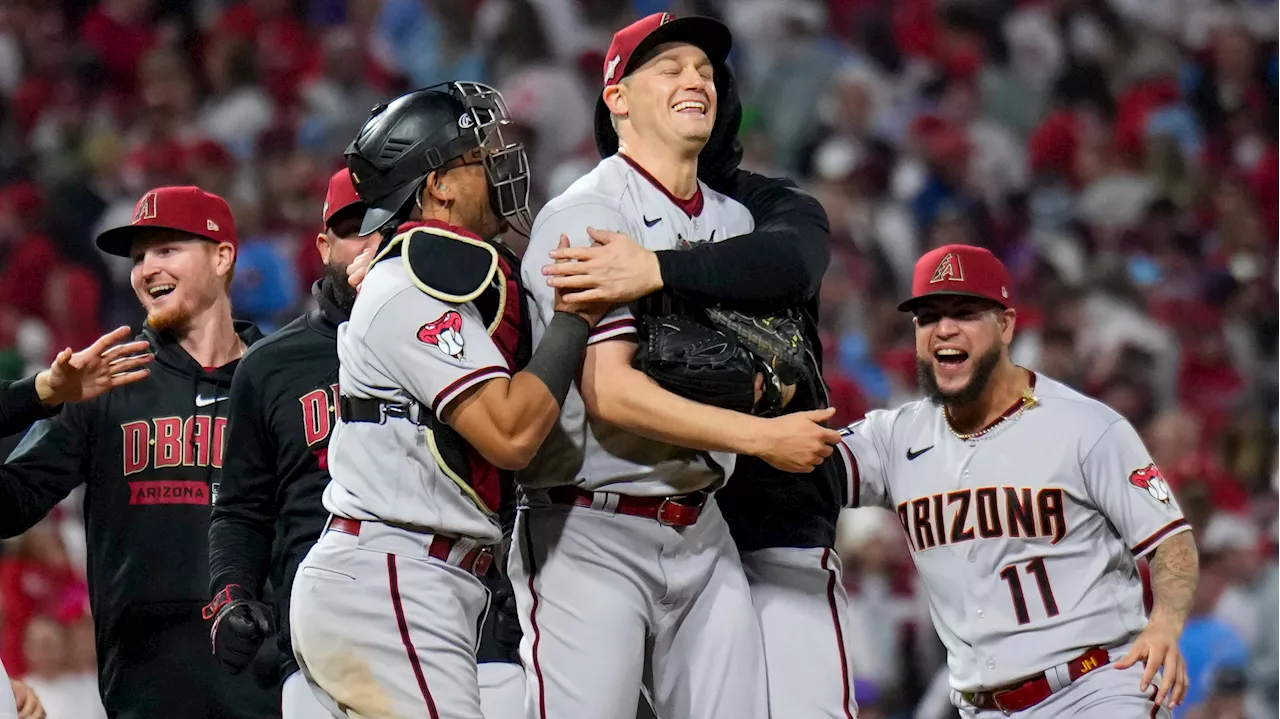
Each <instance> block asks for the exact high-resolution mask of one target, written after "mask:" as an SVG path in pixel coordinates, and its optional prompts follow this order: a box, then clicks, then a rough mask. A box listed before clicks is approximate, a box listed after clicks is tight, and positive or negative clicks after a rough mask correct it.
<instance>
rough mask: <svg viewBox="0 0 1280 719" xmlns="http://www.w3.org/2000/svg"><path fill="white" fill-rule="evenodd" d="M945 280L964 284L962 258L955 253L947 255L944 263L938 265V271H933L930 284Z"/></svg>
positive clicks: (943, 259)
mask: <svg viewBox="0 0 1280 719" xmlns="http://www.w3.org/2000/svg"><path fill="white" fill-rule="evenodd" d="M945 280H951V281H953V282H964V268H962V267H961V266H960V258H959V257H957V256H956V254H955V253H954V252H949V253H947V256H946V257H943V258H942V262H939V263H938V269H936V270H934V271H933V279H931V280H929V284H931V285H932V284H934V283H937V282H943V281H945Z"/></svg>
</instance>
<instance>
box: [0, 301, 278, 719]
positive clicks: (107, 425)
mask: <svg viewBox="0 0 1280 719" xmlns="http://www.w3.org/2000/svg"><path fill="white" fill-rule="evenodd" d="M236 332H237V334H239V335H240V338H241V339H242V340H244V341H245V343H246V344H250V345H251V344H252V343H254V342H256V341H257V340H258V339H260V338H261V337H262V333H261V332H259V331H258V329H257V328H256V327H255V326H253V325H251V324H249V323H245V322H237V323H236ZM140 338H141V339H145V340H147V341H148V342H150V343H151V347H152V350H153V352H154V353H155V362H154V363H153V364H152V366H151V374H150V376H148V377H147V378H146V379H143V380H141V381H139V382H136V383H134V384H131V385H127V386H124V387H120V388H118V389H115V390H112V391H111V392H108V393H107V394H105V395H103V396H101V397H98V398H97V399H94V400H91V401H88V402H84V403H81V404H74V405H69V406H66V407H63V408H62V410H61V411H60V412H59V413H58V414H57V416H56V417H53V418H51V419H47V420H44V421H41V422H39V423H38V424H36V425H35V426H34V427H33V428H32V429H31V431H30V432H29V433H28V434H27V436H26V437H25V438H24V439H23V440H22V443H21V444H19V445H18V447H17V448H16V449H15V450H14V451H13V454H12V455H10V457H9V459H8V461H6V462H5V463H4V464H3V465H0V536H4V537H12V536H15V535H17V534H21V533H22V532H24V531H26V530H27V529H29V528H30V527H31V526H32V525H34V524H35V523H36V522H38V521H40V520H41V519H42V518H43V517H44V516H45V515H47V514H48V513H49V511H50V510H51V509H53V507H54V505H56V504H57V503H58V502H59V501H61V500H62V499H63V498H64V497H66V496H67V494H68V493H70V492H71V490H73V489H75V488H76V487H77V486H79V485H80V483H81V482H84V483H86V485H87V486H86V491H85V499H84V515H85V523H86V534H87V547H88V580H89V595H90V604H91V607H92V612H93V620H94V626H95V631H96V647H97V652H98V683H99V689H100V691H101V693H102V698H103V704H104V705H105V707H106V709H107V714H108V715H109V716H111V717H113V718H114V717H120V718H122V719H124V718H128V719H135V718H136V719H155V718H157V717H183V718H184V719H203V718H205V717H208V718H209V719H214V717H219V718H220V717H252V718H257V717H272V716H279V699H278V693H271V692H266V691H263V690H261V689H259V688H258V687H257V686H256V685H255V684H254V683H253V681H252V679H251V678H250V677H248V676H244V677H233V676H231V675H228V674H226V673H225V672H224V671H223V670H222V669H221V668H220V667H219V666H218V665H217V662H216V661H215V659H214V658H213V656H212V654H211V653H210V648H209V631H208V626H207V624H206V622H204V620H203V619H202V618H201V616H200V609H201V607H203V606H204V604H205V603H206V602H207V601H208V586H209V571H208V567H209V565H208V559H209V554H208V551H207V547H208V533H209V514H210V508H211V504H212V498H213V497H214V496H216V494H217V488H218V480H219V474H220V471H221V467H222V459H223V440H224V436H225V433H226V423H227V422H226V411H227V402H226V400H227V398H228V394H229V391H230V388H231V377H232V373H233V372H234V370H235V366H236V364H237V362H232V363H230V364H227V365H224V366H222V367H218V368H203V367H201V366H200V365H199V364H197V363H196V361H195V360H194V359H193V358H192V357H191V355H189V354H187V352H186V350H184V349H182V347H181V346H180V345H179V344H178V343H177V341H176V339H175V338H174V337H173V336H172V335H170V334H168V333H157V332H155V331H153V330H151V329H150V328H147V327H144V328H143V331H142V334H141V336H140Z"/></svg>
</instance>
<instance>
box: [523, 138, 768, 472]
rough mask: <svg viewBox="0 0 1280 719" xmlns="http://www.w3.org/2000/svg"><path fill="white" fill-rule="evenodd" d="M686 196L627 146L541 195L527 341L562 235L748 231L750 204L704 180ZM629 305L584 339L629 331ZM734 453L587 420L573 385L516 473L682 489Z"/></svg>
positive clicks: (540, 318) (694, 239) (546, 313)
mask: <svg viewBox="0 0 1280 719" xmlns="http://www.w3.org/2000/svg"><path fill="white" fill-rule="evenodd" d="M698 184H699V190H698V193H697V194H696V195H695V196H694V197H693V198H692V200H689V201H681V200H677V199H676V198H674V197H672V196H671V194H670V193H669V192H667V191H666V190H665V189H663V187H662V185H660V184H659V183H658V182H657V181H656V180H654V179H653V178H652V177H651V176H649V174H648V173H646V172H645V171H644V170H643V169H641V168H640V167H639V166H638V165H636V164H634V163H633V162H631V161H630V160H629V159H627V158H626V157H625V156H623V155H613V156H611V157H608V158H605V159H604V160H602V161H601V162H600V164H599V165H597V166H596V167H595V169H594V170H592V171H591V172H589V173H587V174H586V175H585V176H583V177H582V178H581V179H579V180H578V181H577V182H575V183H574V184H573V185H572V186H570V187H569V189H568V190H566V191H565V192H564V193H563V194H561V195H560V196H559V197H556V198H555V199H553V200H552V201H551V202H549V203H547V205H546V207H544V208H543V209H542V211H541V212H540V213H539V214H538V219H537V221H536V222H534V225H533V232H532V234H531V236H530V238H529V247H528V249H527V250H526V251H525V255H524V262H523V263H522V269H521V272H522V274H523V278H524V283H523V284H524V286H525V287H527V288H529V290H530V291H531V292H532V294H533V297H534V300H535V304H536V311H532V312H531V315H532V325H533V341H534V345H535V346H536V345H537V343H538V342H540V341H541V340H542V334H543V333H544V332H545V331H546V328H547V324H548V323H549V322H550V321H551V316H552V314H553V313H554V307H555V295H554V292H553V290H552V288H550V287H548V286H547V283H546V279H545V278H544V277H543V276H542V268H543V267H544V266H545V265H547V264H549V263H550V262H551V259H550V258H549V257H548V254H547V253H549V252H550V251H551V250H552V249H554V248H555V247H556V245H557V244H558V243H559V242H560V235H562V234H564V235H567V236H568V237H569V241H570V242H571V243H572V244H574V245H578V246H582V245H589V244H591V238H590V237H588V236H587V228H588V227H594V228H596V229H598V230H614V231H618V232H623V233H625V234H627V235H630V236H631V237H632V238H633V239H635V241H636V242H638V243H640V244H641V245H643V246H644V247H646V248H648V249H650V250H670V249H676V248H683V247H689V246H692V245H695V244H699V243H702V242H718V241H720V240H723V239H725V238H727V237H734V236H736V235H742V234H746V233H749V232H751V230H752V229H753V228H754V227H755V224H754V221H753V220H752V218H751V213H750V212H749V211H748V210H747V208H745V207H743V206H742V205H740V204H738V203H737V202H735V201H734V200H732V199H730V198H728V197H726V196H724V195H721V194H720V193H718V192H716V191H714V190H712V189H711V188H709V187H707V186H706V185H704V184H702V183H701V182H699V183H698ZM635 331H636V329H635V317H634V315H633V314H632V308H630V307H619V308H617V309H615V310H613V311H612V312H610V313H609V314H607V315H605V317H604V319H602V320H601V321H600V322H599V323H597V324H596V327H595V329H594V330H593V331H592V333H591V337H590V339H589V341H588V344H594V343H596V342H602V341H604V340H607V339H613V338H617V337H625V336H627V335H633V334H635ZM734 459H735V455H732V454H727V453H723V452H698V451H694V450H691V449H686V448H684V447H676V446H674V445H669V444H663V443H661V442H655V441H652V440H649V439H646V438H643V437H638V436H636V435H634V434H631V433H629V432H627V431H625V430H622V429H620V428H618V427H614V426H611V425H608V424H606V423H604V422H588V421H587V417H586V412H585V410H584V408H583V405H582V396H581V395H580V394H579V393H578V390H577V387H576V386H575V387H574V388H573V389H571V390H570V391H569V396H568V397H567V398H566V399H565V403H564V408H563V410H562V411H561V413H560V425H559V427H557V428H556V429H554V430H553V431H552V433H551V436H550V437H548V439H547V441H546V442H544V443H543V445H542V449H541V450H540V451H539V452H538V455H537V457H536V458H535V459H534V461H533V462H532V463H531V464H530V465H529V467H528V468H527V469H526V470H525V471H524V472H523V473H521V475H520V483H521V484H523V485H525V486H527V487H551V486H556V485H562V484H576V485H578V486H580V487H582V488H583V489H589V490H592V491H594V490H598V489H602V488H606V487H607V488H608V489H609V491H613V492H620V493H622V494H630V495H636V496H666V495H673V494H684V493H687V492H692V491H695V490H699V489H707V488H715V486H717V485H718V483H721V482H723V481H724V479H725V478H726V477H728V476H729V474H731V473H732V472H733V466H734Z"/></svg>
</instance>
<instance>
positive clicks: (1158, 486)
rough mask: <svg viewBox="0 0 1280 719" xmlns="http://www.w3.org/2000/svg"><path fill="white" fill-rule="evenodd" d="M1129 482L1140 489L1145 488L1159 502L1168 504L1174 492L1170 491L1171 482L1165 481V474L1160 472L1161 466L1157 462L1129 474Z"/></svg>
mask: <svg viewBox="0 0 1280 719" xmlns="http://www.w3.org/2000/svg"><path fill="white" fill-rule="evenodd" d="M1129 484H1132V485H1133V486H1135V487H1137V488H1138V489H1145V490H1147V493H1148V494H1150V495H1151V496H1152V498H1154V499H1155V500H1156V501H1157V502H1162V503H1164V504H1168V503H1169V501H1170V498H1171V497H1172V496H1173V493H1172V492H1170V491H1169V483H1168V482H1166V481H1165V478H1164V475H1163V474H1160V468H1159V467H1157V466H1156V465H1155V463H1152V464H1148V465H1147V466H1145V467H1143V468H1142V469H1135V470H1133V473H1132V474H1130V475H1129Z"/></svg>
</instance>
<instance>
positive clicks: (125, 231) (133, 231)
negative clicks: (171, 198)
mask: <svg viewBox="0 0 1280 719" xmlns="http://www.w3.org/2000/svg"><path fill="white" fill-rule="evenodd" d="M152 230H168V231H170V232H181V233H182V234H184V235H190V236H191V237H194V238H195V239H198V240H205V241H206V242H215V243H219V242H226V241H227V240H219V239H215V238H213V237H207V236H205V235H199V234H196V233H194V232H192V231H191V230H184V229H182V228H180V227H165V226H164V225H125V226H124V227H114V228H112V229H110V230H107V231H106V232H103V233H102V234H101V235H98V239H97V240H95V241H94V244H96V245H97V246H98V249H99V250H102V251H103V252H105V253H107V254H108V255H115V256H116V257H129V258H132V257H133V241H134V239H136V238H137V237H138V235H141V234H144V233H147V232H150V231H152Z"/></svg>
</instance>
